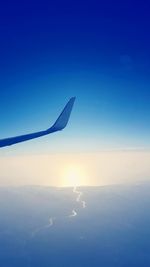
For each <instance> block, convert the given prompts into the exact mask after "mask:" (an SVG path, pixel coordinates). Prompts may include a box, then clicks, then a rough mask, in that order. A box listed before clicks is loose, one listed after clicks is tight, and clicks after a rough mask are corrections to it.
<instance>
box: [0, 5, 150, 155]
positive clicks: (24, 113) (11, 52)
mask: <svg viewBox="0 0 150 267" xmlns="http://www.w3.org/2000/svg"><path fill="white" fill-rule="evenodd" d="M149 27H150V21H149V6H148V3H147V2H144V3H143V2H142V1H140V2H138V3H137V2H136V3H135V2H134V1H125V2H124V1H122V2H120V3H117V2H116V3H115V2H114V1H110V0H109V1H104V2H101V3H98V2H95V1H86V2H85V1H73V2H72V1H47V2H46V1H40V2H38V1H36V2H34V1H32V0H31V1H21V2H12V1H9V2H5V3H2V4H1V10H0V32H1V36H0V38H1V41H0V50H1V60H0V79H1V90H0V96H1V105H0V121H1V138H3V137H5V136H12V135H17V134H22V133H25V132H31V131H36V130H40V129H43V128H47V127H48V126H49V124H51V123H53V121H54V120H55V119H56V117H57V115H58V114H59V112H60V111H61V108H63V106H64V104H65V103H66V101H67V100H68V99H69V98H70V97H71V96H76V97H77V100H76V105H75V108H74V111H73V114H72V118H71V121H70V124H69V127H68V129H66V130H65V132H63V133H61V134H60V133H59V134H56V135H55V136H53V137H46V138H43V139H41V140H39V141H37V140H35V141H31V142H28V143H26V144H23V145H21V146H20V145H19V146H16V147H15V148H14V150H16V151H29V150H30V151H35V152H37V151H46V152H48V151H53V152H54V151H56V150H57V151H58V152H61V151H71V152H73V151H78V152H80V151H82V152H83V151H84V152H85V151H97V150H99V149H109V148H110V149H112V148H132V147H133V148H135V147H136V148H140V147H141V148H143V147H144V148H149V146H150V140H149V134H150V126H149V117H150V105H149V102H150V89H149V88H150V78H149V72H150V71H149V70H150V50H149V47H150V37H149Z"/></svg>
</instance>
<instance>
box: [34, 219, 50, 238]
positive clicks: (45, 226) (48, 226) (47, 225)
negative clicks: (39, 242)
mask: <svg viewBox="0 0 150 267" xmlns="http://www.w3.org/2000/svg"><path fill="white" fill-rule="evenodd" d="M54 220H55V218H52V217H50V218H49V223H48V224H46V225H44V226H41V227H39V228H37V229H36V230H34V231H33V232H32V234H31V237H32V238H33V237H35V236H36V235H37V234H38V233H39V232H41V231H43V230H44V229H48V228H50V227H52V226H53V225H54Z"/></svg>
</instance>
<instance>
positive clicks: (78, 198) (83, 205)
mask: <svg viewBox="0 0 150 267" xmlns="http://www.w3.org/2000/svg"><path fill="white" fill-rule="evenodd" d="M73 193H75V194H77V197H76V202H79V203H81V205H82V208H83V209H85V208H86V202H85V201H84V200H82V195H83V192H82V191H78V190H77V187H76V186H75V187H74V188H73ZM77 215H78V213H77V211H76V210H75V209H73V210H72V213H71V215H69V217H75V216H77Z"/></svg>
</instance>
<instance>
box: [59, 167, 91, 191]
mask: <svg viewBox="0 0 150 267" xmlns="http://www.w3.org/2000/svg"><path fill="white" fill-rule="evenodd" d="M86 184H87V175H86V173H85V171H84V170H83V169H82V168H81V167H80V166H69V167H66V168H65V170H64V173H63V176H62V185H61V186H64V187H66V186H68V187H69V186H71V187H75V186H82V185H86Z"/></svg>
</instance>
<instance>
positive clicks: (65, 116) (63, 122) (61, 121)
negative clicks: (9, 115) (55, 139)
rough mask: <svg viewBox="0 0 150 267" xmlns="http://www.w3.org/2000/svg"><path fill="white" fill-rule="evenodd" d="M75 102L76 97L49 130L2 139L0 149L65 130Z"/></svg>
mask: <svg viewBox="0 0 150 267" xmlns="http://www.w3.org/2000/svg"><path fill="white" fill-rule="evenodd" d="M74 102H75V97H72V98H71V99H70V100H69V102H68V103H67V104H66V106H65V107H64V109H63V111H62V112H61V114H60V116H59V117H58V119H57V120H56V122H55V123H54V124H53V126H51V127H50V128H48V129H47V130H44V131H40V132H35V133H31V134H25V135H19V136H15V137H9V138H5V139H0V147H5V146H11V145H14V144H17V143H20V142H25V141H28V140H31V139H35V138H38V137H41V136H44V135H48V134H50V133H54V132H57V131H61V130H63V129H64V128H65V127H66V126H67V123H68V121H69V118H70V115H71V111H72V108H73V105H74Z"/></svg>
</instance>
